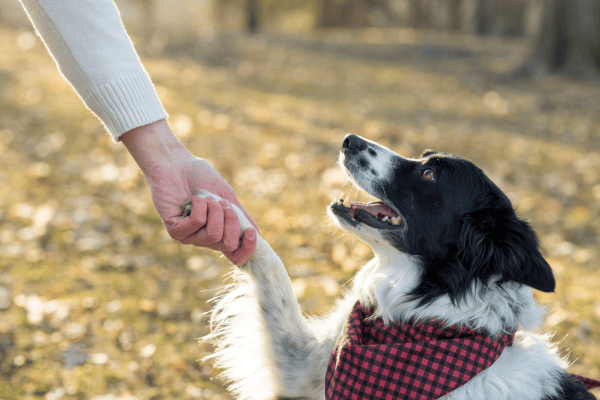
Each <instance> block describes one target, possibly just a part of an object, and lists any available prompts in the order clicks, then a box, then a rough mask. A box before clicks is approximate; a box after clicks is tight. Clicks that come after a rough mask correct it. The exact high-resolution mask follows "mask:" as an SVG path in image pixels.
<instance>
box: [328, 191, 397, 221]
mask: <svg viewBox="0 0 600 400" xmlns="http://www.w3.org/2000/svg"><path fill="white" fill-rule="evenodd" d="M330 207H331V210H332V211H333V212H334V213H335V214H337V215H338V216H340V217H342V218H344V219H345V220H346V221H348V222H350V223H352V224H353V225H355V224H357V223H359V222H361V223H364V224H367V225H369V226H372V227H374V228H378V229H395V228H399V227H402V226H403V225H404V219H403V218H402V216H401V215H398V213H397V212H396V211H394V210H393V209H392V208H391V207H390V206H388V205H387V204H385V203H384V202H382V201H373V202H371V203H359V202H356V201H349V200H348V198H344V195H343V194H342V196H340V198H336V199H335V200H333V202H332V203H331V204H330Z"/></svg>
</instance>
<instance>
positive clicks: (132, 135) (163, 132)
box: [120, 119, 193, 175]
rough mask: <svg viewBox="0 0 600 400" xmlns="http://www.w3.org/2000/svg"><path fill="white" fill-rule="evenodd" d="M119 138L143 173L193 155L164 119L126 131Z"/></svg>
mask: <svg viewBox="0 0 600 400" xmlns="http://www.w3.org/2000/svg"><path fill="white" fill-rule="evenodd" d="M120 140H121V142H123V145H124V146H125V147H126V148H127V151H129V153H130V154H131V156H132V157H133V159H134V160H135V162H136V163H137V164H138V166H139V167H140V169H141V170H142V172H143V173H144V175H147V174H148V173H151V172H152V171H154V170H156V169H157V168H160V167H161V166H163V165H165V164H170V163H173V162H174V161H180V160H182V159H186V158H190V157H193V155H192V154H191V153H190V152H189V151H188V150H187V149H186V148H185V147H184V146H183V144H182V143H181V142H180V141H179V139H177V137H176V136H175V134H174V133H173V131H172V130H171V128H170V127H169V125H168V124H167V121H165V120H164V119H163V120H160V121H156V122H153V123H151V124H148V125H144V126H140V127H137V128H134V129H132V130H130V131H127V132H125V133H124V134H123V135H122V136H121V137H120Z"/></svg>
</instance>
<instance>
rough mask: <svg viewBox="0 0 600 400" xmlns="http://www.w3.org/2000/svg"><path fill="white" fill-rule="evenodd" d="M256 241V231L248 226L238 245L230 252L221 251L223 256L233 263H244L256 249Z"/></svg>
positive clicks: (240, 264)
mask: <svg viewBox="0 0 600 400" xmlns="http://www.w3.org/2000/svg"><path fill="white" fill-rule="evenodd" d="M257 241H258V233H257V231H256V230H254V229H252V228H248V229H246V230H245V231H244V234H243V236H242V241H241V244H240V247H238V248H237V249H236V250H235V251H232V252H223V254H224V255H225V257H227V258H228V259H229V261H231V262H232V263H234V264H235V265H237V266H238V267H239V266H242V265H244V264H245V263H246V262H247V261H248V260H249V259H250V257H252V255H253V254H254V251H255V250H256V243H257Z"/></svg>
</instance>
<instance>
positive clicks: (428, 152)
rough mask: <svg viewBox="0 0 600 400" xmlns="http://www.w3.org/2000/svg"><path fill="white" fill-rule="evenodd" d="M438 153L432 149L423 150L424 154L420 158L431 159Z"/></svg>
mask: <svg viewBox="0 0 600 400" xmlns="http://www.w3.org/2000/svg"><path fill="white" fill-rule="evenodd" d="M436 153H437V151H433V150H431V149H425V150H423V152H422V153H421V155H420V156H419V158H425V157H429V156H430V155H432V154H436Z"/></svg>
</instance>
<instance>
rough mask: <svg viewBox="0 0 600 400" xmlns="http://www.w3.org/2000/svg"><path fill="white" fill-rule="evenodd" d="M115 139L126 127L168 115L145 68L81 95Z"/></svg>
mask: <svg viewBox="0 0 600 400" xmlns="http://www.w3.org/2000/svg"><path fill="white" fill-rule="evenodd" d="M83 101H84V102H85V104H86V105H87V106H88V108H89V109H90V110H91V111H92V112H93V113H94V114H96V116H97V117H98V118H100V120H101V121H102V123H103V124H104V126H106V129H108V132H109V133H110V134H111V136H112V137H113V139H114V140H115V141H118V140H119V137H120V136H121V135H122V134H124V133H125V132H127V131H130V130H131V129H133V128H137V127H139V126H144V125H148V124H151V123H153V122H156V121H159V120H161V119H165V118H167V113H166V112H165V110H164V108H163V106H162V104H161V103H160V100H159V99H158V96H157V95H156V91H155V90H154V86H152V82H151V81H150V78H149V77H148V75H147V74H146V73H144V72H140V73H136V74H134V75H129V76H125V77H122V78H119V79H115V80H113V81H110V82H107V83H105V84H103V85H101V86H98V87H96V88H94V89H93V90H92V91H91V92H90V93H89V94H87V95H86V96H84V97H83Z"/></svg>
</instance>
